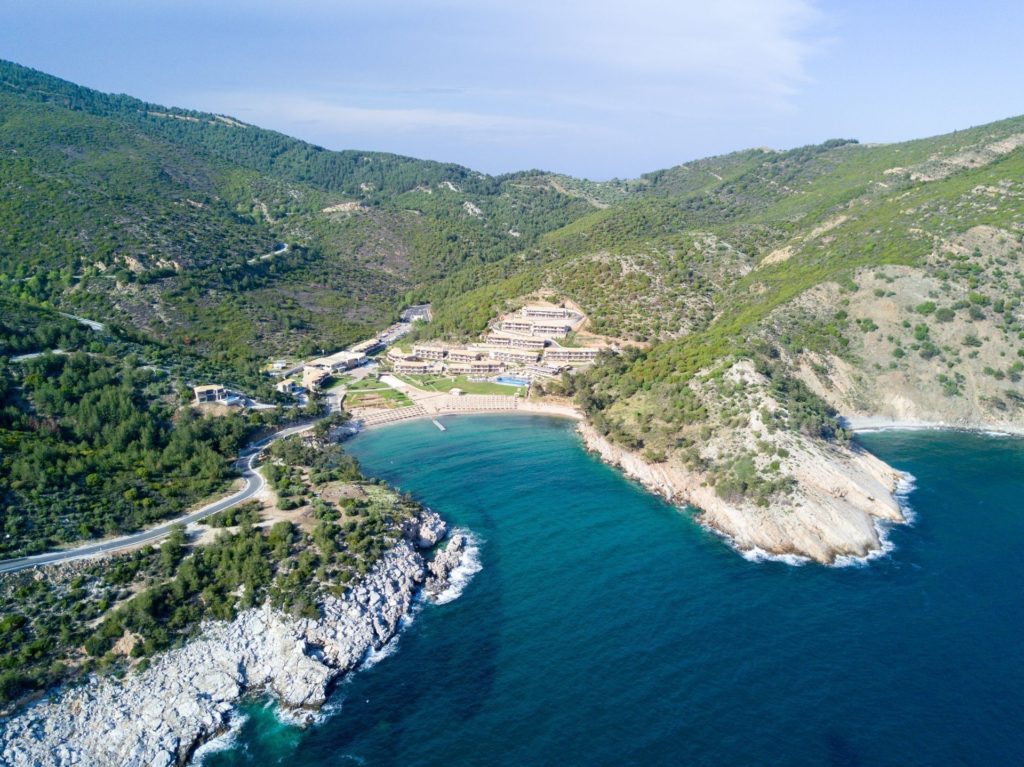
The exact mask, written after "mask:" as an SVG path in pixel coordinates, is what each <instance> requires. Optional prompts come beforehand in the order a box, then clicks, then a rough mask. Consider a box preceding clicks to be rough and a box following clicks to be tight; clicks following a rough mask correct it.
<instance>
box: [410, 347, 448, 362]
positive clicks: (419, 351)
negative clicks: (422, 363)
mask: <svg viewBox="0 0 1024 767" xmlns="http://www.w3.org/2000/svg"><path fill="white" fill-rule="evenodd" d="M412 353H413V354H414V355H415V356H417V357H419V358H420V359H421V360H443V359H444V355H445V349H444V348H443V347H441V346H429V345H427V344H416V345H415V346H413V347H412Z"/></svg>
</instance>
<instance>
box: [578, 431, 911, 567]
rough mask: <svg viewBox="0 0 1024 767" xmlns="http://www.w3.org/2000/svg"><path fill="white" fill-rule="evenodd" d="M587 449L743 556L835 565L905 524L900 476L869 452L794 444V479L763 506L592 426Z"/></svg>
mask: <svg viewBox="0 0 1024 767" xmlns="http://www.w3.org/2000/svg"><path fill="white" fill-rule="evenodd" d="M579 433H580V435H581V436H582V438H583V442H584V444H585V445H586V447H587V448H588V449H589V450H591V451H593V452H595V453H597V454H598V455H599V456H600V457H601V458H602V459H603V460H604V461H606V462H607V463H610V464H612V465H613V466H617V467H618V468H620V469H621V470H622V471H623V472H624V473H625V474H626V475H627V476H628V477H630V478H632V479H634V480H636V481H638V482H640V483H641V484H642V485H644V486H645V487H646V488H647V489H648V490H650V491H652V492H654V493H657V494H658V495H660V496H662V497H663V498H665V499H666V500H667V501H669V502H670V503H673V504H677V505H688V506H691V507H693V508H695V509H696V511H697V519H698V520H699V521H700V522H701V523H702V524H704V525H706V526H707V527H709V528H710V529H712V530H714V531H716V532H718V533H720V534H722V535H724V536H726V537H727V538H728V539H729V540H730V541H731V543H732V544H733V545H734V546H735V547H736V549H738V550H739V551H740V552H743V553H746V554H751V555H772V556H795V557H800V558H806V559H811V560H815V561H817V562H821V563H824V564H833V563H835V562H836V561H837V560H838V559H840V558H844V557H854V558H861V557H866V556H870V555H871V554H873V553H875V552H879V551H881V550H882V547H883V543H884V541H883V532H882V531H883V530H884V525H885V524H896V523H902V522H905V521H906V520H905V518H904V515H903V512H902V511H901V509H900V506H899V503H898V502H897V500H896V497H895V492H896V490H897V488H898V486H899V483H900V480H901V479H903V477H904V475H903V474H902V473H901V472H899V471H897V470H895V469H893V468H892V467H890V466H889V465H888V464H886V463H885V462H883V461H881V460H879V459H878V458H876V457H874V456H873V455H871V454H870V453H867V452H866V451H863V450H859V449H856V448H854V447H849V446H842V445H829V444H825V443H817V442H811V441H799V442H797V441H794V443H792V444H790V447H789V456H788V458H787V468H788V470H789V472H790V474H791V475H792V476H793V478H794V480H795V482H794V484H793V488H792V491H791V492H790V493H789V494H788V495H787V496H786V497H785V498H783V499H780V501H779V502H776V503H770V504H768V505H766V506H761V505H757V504H755V503H753V502H751V501H750V500H746V499H741V498H731V499H725V498H722V497H721V496H720V495H719V494H718V493H717V492H716V490H715V488H714V487H713V486H712V485H711V484H710V483H709V482H708V478H707V476H705V475H703V474H702V473H700V472H698V471H694V470H692V469H689V468H687V467H686V466H685V465H683V464H682V463H681V462H678V461H675V460H673V459H671V458H669V459H668V460H665V461H661V462H654V461H652V460H649V459H648V458H646V457H645V456H643V455H642V454H640V453H637V452H634V451H631V450H628V449H626V448H624V447H622V446H621V445H617V444H614V443H612V442H611V441H609V440H608V439H607V438H606V437H605V436H603V435H602V434H600V433H599V432H598V431H597V430H596V429H594V427H593V426H592V425H590V424H589V423H582V424H580V426H579Z"/></svg>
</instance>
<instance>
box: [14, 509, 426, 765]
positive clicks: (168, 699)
mask: <svg viewBox="0 0 1024 767" xmlns="http://www.w3.org/2000/svg"><path fill="white" fill-rule="evenodd" d="M444 530H445V527H444V522H443V521H442V520H440V517H438V516H437V515H436V514H433V513H432V512H431V513H430V514H429V515H428V516H426V518H425V520H424V522H423V523H421V524H420V525H419V526H418V528H417V531H416V537H415V539H414V541H413V543H414V544H416V545H421V546H422V545H426V546H430V545H433V543H431V541H433V542H436V541H437V540H439V539H440V536H443V535H444ZM426 576H427V570H426V564H425V562H424V559H423V557H422V555H421V554H420V553H418V552H417V551H416V550H415V548H414V547H413V545H411V544H410V543H409V542H407V541H404V540H403V541H401V542H399V543H398V544H397V545H395V546H394V547H393V548H392V549H391V550H389V551H388V552H386V553H385V554H384V555H383V556H382V557H381V559H380V560H379V561H378V563H377V564H376V566H375V567H374V568H373V570H372V571H371V572H370V573H369V574H368V575H367V576H366V577H365V578H364V579H363V581H362V582H361V583H360V584H359V585H357V586H356V587H355V588H354V589H352V590H351V591H349V592H348V593H347V594H346V595H345V596H344V597H342V598H336V597H332V596H327V597H325V599H324V603H323V617H322V618H320V619H318V620H310V619H296V618H292V617H289V616H286V615H282V614H280V613H278V612H276V611H275V610H273V609H272V608H270V607H269V606H267V605H264V606H262V607H260V608H257V609H252V610H247V611H246V612H244V613H242V614H240V615H239V616H238V617H237V618H236V619H235V620H233V621H231V622H230V623H208V624H206V625H205V626H204V629H203V634H202V636H201V637H199V638H198V639H195V640H193V641H191V642H189V643H188V644H186V645H185V646H184V647H182V648H180V649H177V650H171V651H169V652H167V653H165V654H164V655H162V656H160V657H159V658H157V659H156V661H155V662H154V663H153V665H152V666H150V667H149V668H148V669H146V670H145V671H144V672H142V673H138V674H129V675H128V676H127V677H125V678H124V679H120V680H118V679H114V678H111V677H102V678H99V677H92V678H90V679H89V680H88V681H87V682H85V683H84V684H82V685H80V686H77V687H72V688H68V689H64V690H59V691H57V692H55V693H54V694H53V695H52V696H51V697H49V698H47V699H44V700H42V701H40V702H38V703H36V704H34V705H32V706H30V707H28V708H27V709H25V710H23V711H22V712H20V713H19V714H17V715H16V716H14V717H12V718H11V719H9V720H8V721H7V722H6V723H4V724H3V730H2V733H0V761H2V762H3V763H4V764H7V765H12V767H30V766H31V767H64V766H65V765H90V767H92V766H95V767H102V766H104V765H111V766H113V765H118V766H123V767H150V766H151V765H157V766H161V767H170V765H176V764H184V763H185V762H186V761H187V760H188V759H189V758H190V756H191V754H192V752H193V751H194V750H195V748H196V747H197V746H198V745H199V744H201V743H202V742H204V741H206V740H209V739H210V738H212V737H214V736H215V735H216V734H218V733H220V732H223V731H224V730H226V729H227V727H228V721H229V718H230V716H231V714H232V712H233V710H234V706H235V704H236V703H237V702H238V700H239V698H240V697H241V696H242V695H244V694H245V693H247V692H260V691H267V692H271V693H273V694H274V695H276V696H277V697H278V698H279V699H280V701H281V703H282V704H283V705H284V706H288V707H293V708H316V707H319V706H321V705H323V703H324V701H325V700H326V698H327V694H328V692H329V690H330V686H331V684H332V683H333V681H334V680H335V679H336V678H337V677H339V676H340V675H342V674H345V673H346V672H349V671H351V670H353V669H355V668H356V667H358V666H359V664H360V663H361V662H362V660H363V659H364V658H365V657H366V655H367V653H368V652H370V651H371V650H375V649H380V648H381V647H382V646H383V645H384V644H385V643H386V642H387V641H388V640H389V639H391V638H392V637H393V636H394V634H395V632H396V631H397V630H398V628H399V624H400V621H401V619H402V617H403V616H404V615H405V614H406V613H407V612H408V610H409V608H410V606H411V605H412V602H413V599H414V597H415V594H416V591H417V590H418V588H419V586H420V584H422V583H423V581H424V579H425V578H426Z"/></svg>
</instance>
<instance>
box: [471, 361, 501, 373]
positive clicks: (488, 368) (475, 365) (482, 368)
mask: <svg viewBox="0 0 1024 767" xmlns="http://www.w3.org/2000/svg"><path fill="white" fill-rule="evenodd" d="M504 370H505V365H504V363H502V362H499V361H498V360H479V361H477V362H470V363H469V374H470V375H474V376H476V375H486V374H488V373H501V372H504Z"/></svg>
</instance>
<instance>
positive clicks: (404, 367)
mask: <svg viewBox="0 0 1024 767" xmlns="http://www.w3.org/2000/svg"><path fill="white" fill-rule="evenodd" d="M394 368H395V372H396V373H399V374H401V375H429V374H431V373H437V372H440V369H441V366H440V365H439V364H438V363H437V362H434V361H431V360H398V361H396V362H395V363H394Z"/></svg>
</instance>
